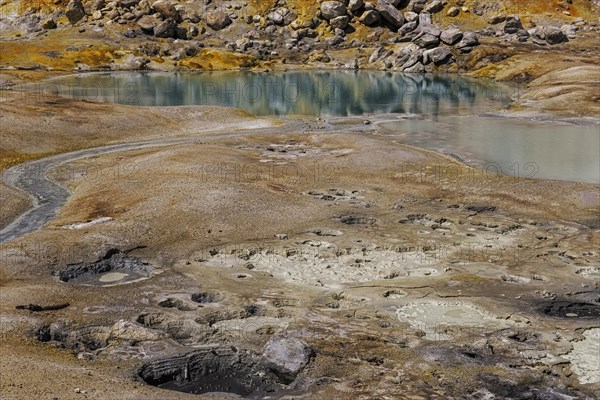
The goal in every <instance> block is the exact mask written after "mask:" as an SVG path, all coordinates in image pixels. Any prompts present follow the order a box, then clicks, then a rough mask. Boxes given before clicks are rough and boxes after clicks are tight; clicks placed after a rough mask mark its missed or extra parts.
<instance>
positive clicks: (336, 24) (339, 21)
mask: <svg viewBox="0 0 600 400" xmlns="http://www.w3.org/2000/svg"><path fill="white" fill-rule="evenodd" d="M348 22H350V18H349V17H348V16H347V15H342V16H340V17H336V18H333V19H330V20H329V25H331V27H332V28H334V29H346V28H347V27H348Z"/></svg>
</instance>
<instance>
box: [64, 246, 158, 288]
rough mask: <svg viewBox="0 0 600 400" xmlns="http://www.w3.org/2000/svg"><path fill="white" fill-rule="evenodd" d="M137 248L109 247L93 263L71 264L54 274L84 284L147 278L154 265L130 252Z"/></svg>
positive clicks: (68, 280)
mask: <svg viewBox="0 0 600 400" xmlns="http://www.w3.org/2000/svg"><path fill="white" fill-rule="evenodd" d="M133 250H136V249H131V250H127V251H121V250H119V249H109V250H108V251H107V252H106V253H105V254H104V255H103V256H102V257H100V258H99V259H97V260H96V261H93V262H91V263H78V264H69V265H67V268H66V269H64V270H62V271H55V272H54V275H56V276H58V278H59V279H60V280H61V281H63V282H69V283H76V284H82V285H97V286H108V285H114V284H121V283H126V282H131V281H134V280H138V279H142V278H147V277H148V276H150V274H151V273H152V272H153V267H152V266H151V265H150V264H149V263H148V262H145V261H143V260H141V259H139V258H137V257H134V256H131V255H130V253H131V252H132V251H133Z"/></svg>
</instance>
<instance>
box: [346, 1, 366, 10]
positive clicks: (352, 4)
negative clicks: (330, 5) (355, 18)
mask: <svg viewBox="0 0 600 400" xmlns="http://www.w3.org/2000/svg"><path fill="white" fill-rule="evenodd" d="M364 5H365V3H364V1H363V0H350V1H349V2H348V10H350V11H352V12H355V11H358V10H360V9H361V8H362V7H363V6H364Z"/></svg>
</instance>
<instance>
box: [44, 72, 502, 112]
mask: <svg viewBox="0 0 600 400" xmlns="http://www.w3.org/2000/svg"><path fill="white" fill-rule="evenodd" d="M41 89H42V90H44V91H46V92H50V93H56V94H61V95H66V96H71V97H79V98H85V99H88V100H93V101H107V102H113V103H120V104H131V105H144V106H178V105H192V104H195V105H203V104H211V105H222V106H230V107H236V108H241V109H244V110H247V111H248V112H250V113H252V114H254V115H261V116H265V115H311V116H352V115H362V114H384V113H414V114H429V115H452V114H464V113H473V112H482V111H487V110H489V109H497V108H498V107H501V106H503V105H506V104H508V103H509V101H510V95H511V94H512V91H511V89H510V88H509V87H507V86H504V85H499V84H496V83H493V82H487V81H478V80H474V79H469V78H465V77H460V76H457V75H405V74H399V73H389V72H380V71H319V72H314V71H310V72H305V71H302V72H270V73H254V72H239V71H237V72H202V73H172V72H171V73H164V72H148V73H140V72H120V73H93V74H82V75H72V76H67V77H61V78H58V79H54V80H51V81H46V82H44V84H43V87H41Z"/></svg>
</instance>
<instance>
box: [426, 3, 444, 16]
mask: <svg viewBox="0 0 600 400" xmlns="http://www.w3.org/2000/svg"><path fill="white" fill-rule="evenodd" d="M443 9H444V4H443V3H442V2H441V1H440V0H433V1H431V2H429V3H427V4H425V7H424V8H423V11H425V12H428V13H430V14H435V13H437V12H440V11H442V10H443Z"/></svg>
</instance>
